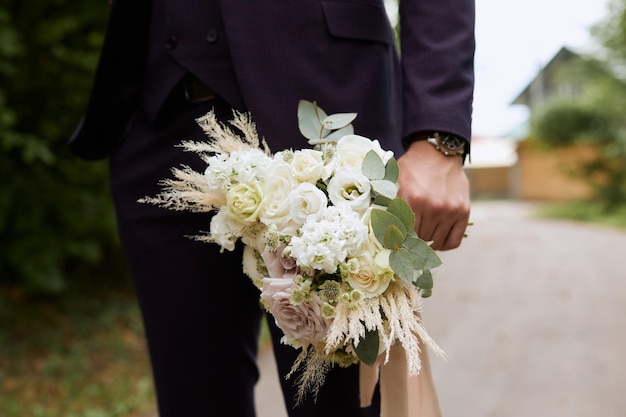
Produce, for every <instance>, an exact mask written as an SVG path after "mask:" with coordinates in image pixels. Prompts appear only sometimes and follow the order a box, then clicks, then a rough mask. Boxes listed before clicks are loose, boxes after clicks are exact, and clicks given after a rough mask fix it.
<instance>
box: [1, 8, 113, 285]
mask: <svg viewBox="0 0 626 417" xmlns="http://www.w3.org/2000/svg"><path fill="white" fill-rule="evenodd" d="M107 8H108V4H107V2H93V1H88V0H83V1H76V0H75V1H71V2H70V1H68V0H53V1H32V2H21V1H17V0H14V1H11V2H7V1H5V2H3V3H2V5H1V6H0V177H1V178H2V179H3V181H2V183H1V184H0V286H4V287H6V286H11V287H15V286H17V287H19V288H21V289H22V290H24V291H27V292H33V293H38V292H60V291H63V290H64V288H65V287H66V285H67V283H68V280H71V279H81V278H82V277H84V275H85V274H88V273H92V272H88V271H89V267H91V269H93V267H95V266H103V265H105V264H106V265H107V267H108V268H111V267H112V268H114V271H111V272H119V271H120V269H119V268H117V269H115V268H116V266H119V265H116V264H115V263H113V264H111V263H109V262H107V263H105V262H104V261H105V260H106V259H107V258H111V257H112V256H113V255H114V254H116V253H117V251H118V250H119V244H118V242H117V238H116V232H115V222H114V216H113V210H112V206H111V202H110V199H109V196H108V186H107V166H106V164H105V163H104V162H99V163H91V162H84V161H81V160H78V159H77V158H76V157H74V156H73V155H71V154H70V153H69V152H68V150H67V149H66V143H67V140H68V138H69V137H70V135H71V134H72V132H73V130H74V128H75V127H76V125H77V124H78V122H79V120H80V118H81V116H82V113H83V111H84V108H85V105H86V101H87V99H88V94H89V90H90V87H91V82H92V77H93V72H94V68H95V65H96V63H97V59H98V56H99V50H100V46H101V43H102V39H103V30H104V28H105V25H106V19H107V15H108V9H107ZM103 272H104V271H103Z"/></svg>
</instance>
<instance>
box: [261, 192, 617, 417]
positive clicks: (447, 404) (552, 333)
mask: <svg viewBox="0 0 626 417" xmlns="http://www.w3.org/2000/svg"><path fill="white" fill-rule="evenodd" d="M534 207H535V206H534V205H532V204H523V203H516V202H508V201H498V202H479V203H475V204H474V205H473V209H472V220H473V221H474V222H475V224H474V226H471V227H470V228H469V230H468V232H469V237H468V238H467V239H466V241H465V242H464V243H463V245H462V246H461V248H459V249H457V250H454V251H449V252H444V253H441V254H440V255H441V258H442V260H443V265H442V266H441V267H439V268H438V269H437V272H436V274H435V288H434V292H433V296H432V297H431V298H429V299H427V300H425V304H424V313H423V316H424V320H425V323H426V326H427V328H428V331H429V333H430V335H431V336H432V337H433V338H434V339H435V341H437V343H438V344H439V345H440V346H441V347H442V348H443V349H444V350H445V351H446V353H447V355H448V359H447V361H444V360H441V359H439V358H437V357H435V356H432V358H431V361H432V365H433V375H434V379H435V383H436V385H437V390H438V394H439V398H440V402H441V408H442V410H443V414H444V417H529V416H532V417H597V416H602V417H623V416H626V394H625V392H626V362H625V359H624V357H625V356H626V231H617V230H613V229H608V228H604V227H598V226H590V225H583V224H578V223H573V222H568V221H555V220H546V219H539V218H536V217H535V216H534V215H533V213H534V211H533V209H534ZM260 365H261V381H260V383H259V384H258V387H257V407H258V416H259V417H286V415H287V414H286V412H285V410H284V404H283V403H282V399H281V397H280V392H279V389H278V386H277V378H278V377H277V375H276V371H275V368H274V363H273V359H272V356H271V352H270V351H268V350H266V351H264V352H263V353H262V354H261V357H260Z"/></svg>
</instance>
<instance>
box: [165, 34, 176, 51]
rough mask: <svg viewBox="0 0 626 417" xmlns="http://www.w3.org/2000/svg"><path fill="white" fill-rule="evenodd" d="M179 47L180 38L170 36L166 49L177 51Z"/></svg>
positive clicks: (166, 42)
mask: <svg viewBox="0 0 626 417" xmlns="http://www.w3.org/2000/svg"><path fill="white" fill-rule="evenodd" d="M177 46H178V38H176V36H170V37H168V38H167V40H166V41H165V49H168V50H170V51H171V50H172V49H176V47H177Z"/></svg>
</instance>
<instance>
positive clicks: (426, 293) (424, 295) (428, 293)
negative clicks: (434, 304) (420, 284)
mask: <svg viewBox="0 0 626 417" xmlns="http://www.w3.org/2000/svg"><path fill="white" fill-rule="evenodd" d="M431 295H433V291H432V290H422V298H428V297H430V296H431Z"/></svg>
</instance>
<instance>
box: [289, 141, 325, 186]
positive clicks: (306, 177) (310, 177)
mask: <svg viewBox="0 0 626 417" xmlns="http://www.w3.org/2000/svg"><path fill="white" fill-rule="evenodd" d="M323 157H324V154H323V153H322V152H320V151H316V150H313V149H301V150H297V151H295V152H294V153H293V158H292V160H291V162H290V166H291V170H292V172H293V175H294V177H296V179H297V180H298V181H300V182H310V183H313V184H315V182H317V180H319V179H320V178H322V179H324V178H323V177H324V176H325V173H324V158H323Z"/></svg>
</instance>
